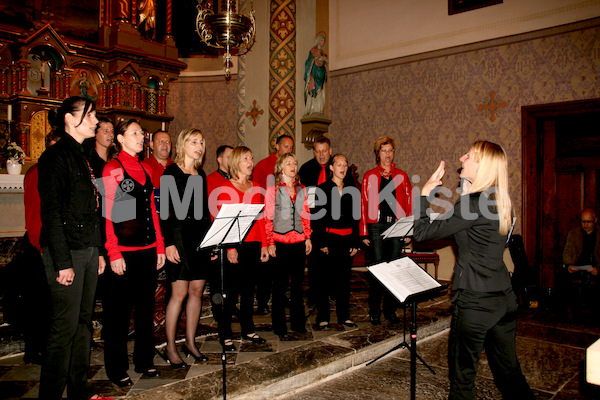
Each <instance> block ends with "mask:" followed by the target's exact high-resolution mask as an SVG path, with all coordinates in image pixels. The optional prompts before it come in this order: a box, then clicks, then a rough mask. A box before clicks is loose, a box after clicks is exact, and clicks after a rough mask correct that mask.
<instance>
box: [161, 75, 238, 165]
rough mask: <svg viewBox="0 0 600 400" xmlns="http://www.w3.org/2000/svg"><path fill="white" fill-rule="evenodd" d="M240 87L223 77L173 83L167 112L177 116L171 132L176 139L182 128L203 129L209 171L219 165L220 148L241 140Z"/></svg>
mask: <svg viewBox="0 0 600 400" xmlns="http://www.w3.org/2000/svg"><path fill="white" fill-rule="evenodd" d="M237 88H238V85H237V81H236V80H235V79H232V80H231V83H230V84H226V83H225V79H224V78H223V77H222V76H220V77H218V78H216V79H199V78H184V77H181V78H179V80H177V81H174V82H172V83H171V84H170V92H169V97H168V99H167V105H168V106H167V112H168V113H169V114H171V115H173V116H174V117H175V119H174V120H173V121H172V122H171V124H170V125H169V134H170V135H171V137H172V138H173V141H175V140H176V138H177V135H178V134H179V132H181V130H182V129H185V128H188V127H196V128H200V130H201V131H202V132H203V133H204V138H205V139H206V156H205V161H204V170H205V171H206V172H207V173H210V172H212V171H214V170H215V169H216V168H217V167H216V165H217V164H216V162H217V161H216V157H215V152H216V151H217V147H219V146H220V145H222V144H229V145H231V146H235V145H237V143H238V135H237V129H238V128H237V114H236V104H237V97H236V96H237ZM173 148H175V147H174V146H173Z"/></svg>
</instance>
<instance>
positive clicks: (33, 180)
mask: <svg viewBox="0 0 600 400" xmlns="http://www.w3.org/2000/svg"><path fill="white" fill-rule="evenodd" d="M38 178H39V174H38V165H37V164H35V165H33V166H32V167H31V168H29V169H28V170H27V173H26V174H25V182H24V186H23V189H24V191H25V194H24V195H23V197H24V199H25V229H26V230H27V237H29V242H30V243H31V245H32V246H34V247H35V248H36V249H38V250H39V251H40V253H41V252H42V247H41V246H40V233H41V231H42V215H41V205H40V192H39V191H38Z"/></svg>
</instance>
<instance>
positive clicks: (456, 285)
mask: <svg viewBox="0 0 600 400" xmlns="http://www.w3.org/2000/svg"><path fill="white" fill-rule="evenodd" d="M490 202H491V201H490V200H488V199H487V198H486V197H485V195H483V194H481V193H471V194H466V195H464V196H461V197H460V198H459V200H458V201H457V202H456V204H455V205H454V208H453V209H452V210H451V212H452V215H451V216H450V217H448V218H446V215H442V216H440V217H439V218H438V219H436V220H434V221H433V222H431V223H429V217H428V216H427V214H426V211H427V208H428V207H429V203H428V201H427V198H426V197H424V196H421V202H420V206H421V209H420V213H419V215H418V216H415V227H414V238H415V240H417V241H423V240H435V239H441V238H443V237H446V236H450V235H454V238H455V239H456V244H457V246H458V256H457V258H456V264H455V265H454V281H453V284H452V289H453V290H458V289H468V290H473V291H477V292H497V291H503V290H506V289H508V288H510V287H511V281H510V275H509V273H508V270H507V269H506V265H505V264H504V261H503V254H504V246H505V244H506V239H507V236H506V235H500V233H499V232H498V229H499V222H498V218H497V211H496V210H495V209H494V208H493V207H483V205H485V204H489V203H490ZM494 216H496V218H494Z"/></svg>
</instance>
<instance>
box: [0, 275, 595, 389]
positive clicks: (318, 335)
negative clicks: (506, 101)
mask: <svg viewBox="0 0 600 400" xmlns="http://www.w3.org/2000/svg"><path fill="white" fill-rule="evenodd" d="M367 295H368V289H367V284H366V272H365V271H364V270H363V269H354V270H353V275H352V298H351V304H352V308H351V313H352V318H353V319H354V321H355V322H357V323H358V328H355V329H348V328H345V327H344V326H341V325H335V324H332V325H331V328H330V329H329V330H327V331H318V330H316V329H314V328H315V327H314V326H313V324H314V322H315V314H314V313H311V315H310V317H309V323H308V324H307V329H308V333H306V334H294V333H291V334H290V337H289V338H288V339H287V340H285V341H282V340H279V338H278V337H277V336H276V335H274V334H273V332H272V327H271V321H270V316H269V315H267V316H262V315H256V316H255V323H256V329H257V332H258V333H259V334H260V335H261V336H263V337H264V338H265V339H267V343H266V344H264V345H254V344H251V343H242V342H241V341H240V340H239V325H237V324H234V327H233V329H234V332H237V335H238V340H236V341H235V344H236V346H237V348H238V350H237V351H236V352H233V353H228V354H227V368H226V372H227V380H226V382H227V391H228V394H235V395H238V396H245V397H244V398H251V399H262V398H265V399H267V398H268V399H271V398H273V397H275V395H274V394H273V393H271V392H269V391H268V390H265V389H264V388H267V387H271V386H277V385H279V386H282V385H283V386H285V387H286V388H287V387H289V388H292V389H294V388H295V389H297V390H300V389H301V388H306V389H305V390H304V391H300V392H298V393H296V394H294V395H291V396H290V397H289V398H292V399H315V398H319V399H325V400H328V399H332V400H333V399H339V398H342V397H343V398H348V399H368V398H382V397H385V398H387V399H408V398H409V397H408V396H409V392H408V387H409V386H408V382H409V380H408V376H409V375H408V374H409V372H408V371H409V369H408V365H409V364H408V354H407V353H402V352H396V353H393V354H391V355H390V356H389V357H386V358H384V359H382V360H380V361H378V362H377V363H375V364H373V365H372V366H371V367H368V368H363V367H360V366H359V365H360V364H362V363H364V361H368V360H369V359H372V358H375V357H376V356H377V355H379V354H382V353H383V352H384V351H385V349H386V348H385V346H388V348H389V347H391V344H390V343H392V342H393V344H397V343H399V342H400V341H401V340H402V325H401V324H400V325H390V324H388V323H386V322H384V324H383V325H382V326H380V327H373V326H371V324H370V323H369V322H368V310H367ZM418 310H419V313H418V319H417V322H418V326H419V337H420V338H425V337H427V336H429V335H434V334H436V333H438V332H441V333H439V334H437V335H434V336H433V337H432V338H431V339H430V340H427V341H424V342H422V344H421V345H419V353H420V355H421V356H422V357H423V358H424V359H425V360H426V361H427V362H428V363H429V364H430V365H431V366H432V367H434V369H435V370H436V371H437V374H436V375H432V374H430V373H429V371H427V370H425V369H424V368H423V367H421V366H419V368H418V381H419V387H420V389H419V390H420V393H421V394H420V395H419V397H417V398H420V399H437V398H446V396H447V388H448V380H447V369H446V355H445V354H446V342H447V331H444V330H445V329H446V328H447V326H448V322H449V315H450V313H449V311H450V304H449V295H448V293H446V292H444V293H442V294H441V295H440V296H439V297H438V298H436V299H432V300H430V301H428V302H425V303H420V304H419V309H418ZM310 311H311V309H309V308H307V313H309V312H310ZM399 315H400V316H401V315H402V312H401V311H399ZM332 321H335V316H334V314H332ZM201 324H202V325H201V327H200V329H199V332H200V335H199V336H198V338H197V343H198V347H199V348H200V350H201V351H202V352H203V353H204V354H206V355H207V356H208V357H209V361H208V362H205V363H194V362H193V360H192V359H191V358H187V359H185V361H186V362H187V363H188V364H190V368H189V369H186V370H173V369H171V368H170V366H169V365H167V364H166V363H165V362H164V361H163V360H162V359H161V358H160V357H159V356H157V357H155V363H156V365H157V367H158V369H159V371H160V374H161V376H160V377H159V378H152V379H150V378H144V377H140V375H139V374H136V373H135V372H134V371H133V367H132V370H130V371H129V373H130V376H131V378H132V380H133V381H134V385H133V386H132V387H129V388H118V387H116V386H115V385H113V384H112V383H111V382H110V381H109V380H108V379H107V378H106V374H105V370H104V367H103V353H102V343H97V346H96V347H95V348H94V349H93V352H92V359H91V362H92V368H91V370H90V379H91V382H92V385H93V386H94V388H95V389H96V390H97V391H98V392H100V393H102V394H104V395H107V396H112V397H115V398H122V397H125V396H127V397H131V396H133V397H135V398H141V399H157V400H158V399H161V400H164V399H166V398H180V399H192V398H194V399H213V398H221V396H222V373H223V368H222V364H221V346H220V345H219V342H218V340H217V336H216V329H215V323H214V321H213V320H212V318H211V317H206V318H203V319H202V321H201ZM596 326H597V325H596ZM518 335H519V339H518V343H519V352H520V353H519V355H520V359H521V364H522V366H523V370H524V372H525V374H526V376H527V378H528V380H529V382H530V384H531V386H532V388H535V391H536V396H537V398H540V399H550V398H554V399H591V398H600V397H589V395H588V394H586V390H588V389H589V388H586V387H585V385H584V386H581V387H580V385H579V379H580V377H581V375H580V370H581V363H582V360H583V357H584V350H585V348H586V347H587V346H588V345H589V344H590V343H592V342H593V341H594V340H596V339H597V338H598V337H600V328H598V327H590V326H589V324H588V323H587V321H582V323H579V324H567V323H565V322H564V321H563V319H560V318H558V317H556V316H555V315H553V314H552V313H550V312H544V311H542V310H524V311H523V312H521V316H520V322H519V331H518ZM394 340H395V341H394ZM351 367H354V368H355V369H354V370H352V372H350V373H348V374H340V375H341V376H340V377H339V378H337V379H333V380H329V381H328V382H327V384H324V385H317V386H315V387H308V386H309V385H308V384H309V383H311V382H313V381H316V380H318V379H322V378H323V377H327V376H329V375H331V374H334V373H340V372H344V371H346V370H350V369H351ZM39 372H40V368H39V366H37V365H26V364H23V362H22V355H14V356H5V357H2V358H1V359H0V399H17V398H37V393H38V385H39V382H38V379H39ZM302 373H304V374H307V373H308V374H309V376H310V378H305V379H304V381H302V380H299V381H297V382H295V383H289V381H290V380H289V379H288V378H290V377H293V376H295V375H301V374H302ZM310 374H312V375H310ZM307 379H308V381H307ZM282 382H283V383H282ZM166 385H169V386H166ZM294 385H296V386H294ZM477 385H478V396H479V397H480V398H482V399H495V398H499V397H497V396H499V393H498V392H497V391H496V389H495V386H494V384H493V381H492V380H491V375H490V373H489V368H488V367H487V363H486V361H485V358H484V359H483V360H482V364H481V367H480V373H479V377H478V381H477ZM279 393H282V391H281V390H279ZM592 396H593V394H592Z"/></svg>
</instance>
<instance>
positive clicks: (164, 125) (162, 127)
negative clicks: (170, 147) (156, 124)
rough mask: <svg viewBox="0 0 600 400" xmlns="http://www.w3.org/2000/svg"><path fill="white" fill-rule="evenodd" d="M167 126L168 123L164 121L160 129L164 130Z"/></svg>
mask: <svg viewBox="0 0 600 400" xmlns="http://www.w3.org/2000/svg"><path fill="white" fill-rule="evenodd" d="M166 127H167V125H166V124H165V122H164V121H163V123H162V125H161V129H160V130H161V131H164V130H165V128H166Z"/></svg>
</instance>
